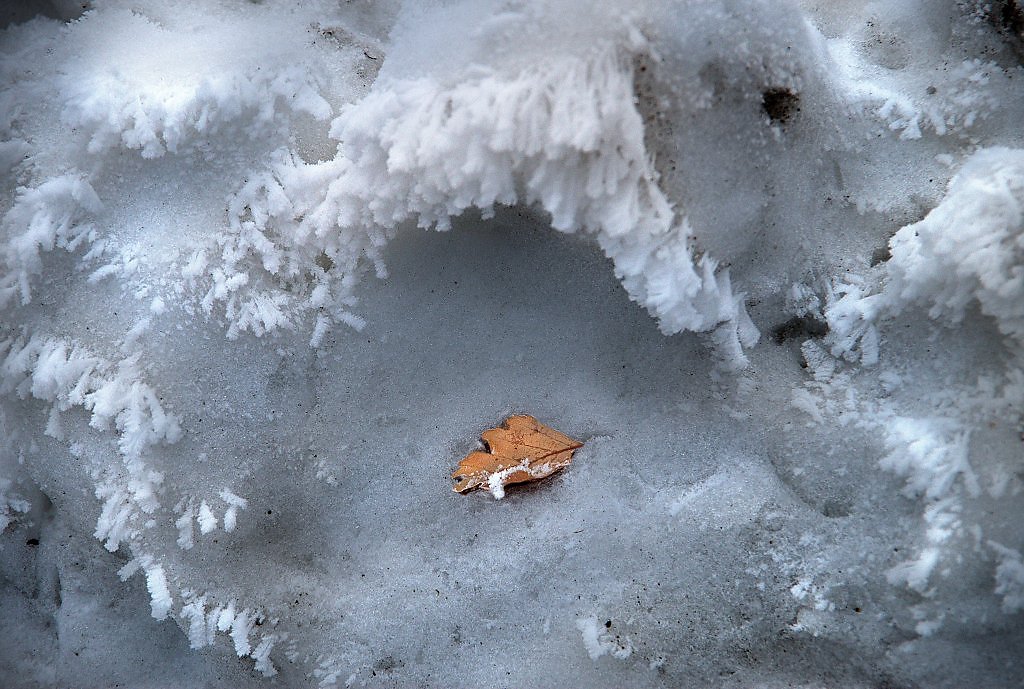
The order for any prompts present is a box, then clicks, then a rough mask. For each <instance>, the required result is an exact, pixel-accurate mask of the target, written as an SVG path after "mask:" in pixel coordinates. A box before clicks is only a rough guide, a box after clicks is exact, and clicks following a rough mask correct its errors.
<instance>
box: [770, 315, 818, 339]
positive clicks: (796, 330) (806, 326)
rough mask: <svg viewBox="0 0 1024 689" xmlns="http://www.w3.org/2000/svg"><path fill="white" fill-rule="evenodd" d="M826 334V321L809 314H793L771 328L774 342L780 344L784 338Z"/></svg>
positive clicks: (802, 337) (805, 337)
mask: <svg viewBox="0 0 1024 689" xmlns="http://www.w3.org/2000/svg"><path fill="white" fill-rule="evenodd" d="M827 334H828V323H825V322H824V321H821V320H818V319H817V318H813V317H811V316H794V317H792V318H790V319H789V320H788V321H786V322H785V323H782V324H780V325H777V326H775V327H774V328H773V329H772V338H773V339H774V340H775V344H782V343H783V342H785V341H786V340H793V339H800V340H806V339H808V338H812V337H824V336H825V335H827Z"/></svg>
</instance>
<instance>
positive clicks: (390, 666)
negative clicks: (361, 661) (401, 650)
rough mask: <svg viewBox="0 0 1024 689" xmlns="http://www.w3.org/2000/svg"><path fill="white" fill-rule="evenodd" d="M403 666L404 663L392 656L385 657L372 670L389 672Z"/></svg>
mask: <svg viewBox="0 0 1024 689" xmlns="http://www.w3.org/2000/svg"><path fill="white" fill-rule="evenodd" d="M403 665H405V663H403V662H402V661H401V660H398V659H397V658H395V657H394V656H392V655H386V656H384V657H383V658H381V659H380V660H378V661H377V662H376V663H375V664H374V666H373V669H374V670H375V671H376V670H380V671H381V672H390V671H391V670H394V669H396V668H400V667H402V666H403Z"/></svg>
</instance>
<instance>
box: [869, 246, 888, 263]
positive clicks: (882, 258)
mask: <svg viewBox="0 0 1024 689" xmlns="http://www.w3.org/2000/svg"><path fill="white" fill-rule="evenodd" d="M890 258H892V251H890V250H889V245H888V244H886V245H885V246H880V247H878V248H877V249H875V250H874V251H873V252H871V266H872V267H874V266H877V265H878V264H879V263H885V262H886V261H888V260H889V259H890Z"/></svg>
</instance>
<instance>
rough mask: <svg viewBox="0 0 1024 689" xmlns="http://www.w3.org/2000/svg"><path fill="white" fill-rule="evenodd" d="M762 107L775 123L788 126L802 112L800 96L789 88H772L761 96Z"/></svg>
mask: <svg viewBox="0 0 1024 689" xmlns="http://www.w3.org/2000/svg"><path fill="white" fill-rule="evenodd" d="M761 107H762V108H763V109H764V111H765V113H766V114H767V115H768V118H769V119H770V120H771V121H772V122H773V123H777V124H786V123H787V122H789V120H790V119H791V118H792V117H793V115H794V114H796V113H798V112H800V96H799V95H797V94H796V93H794V92H793V91H791V90H789V89H787V88H781V87H779V88H770V89H768V90H767V91H765V92H764V93H762V94H761Z"/></svg>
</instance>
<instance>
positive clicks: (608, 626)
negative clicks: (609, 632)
mask: <svg viewBox="0 0 1024 689" xmlns="http://www.w3.org/2000/svg"><path fill="white" fill-rule="evenodd" d="M611 626H612V621H611V620H608V621H607V622H605V623H604V628H605V629H611Z"/></svg>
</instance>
